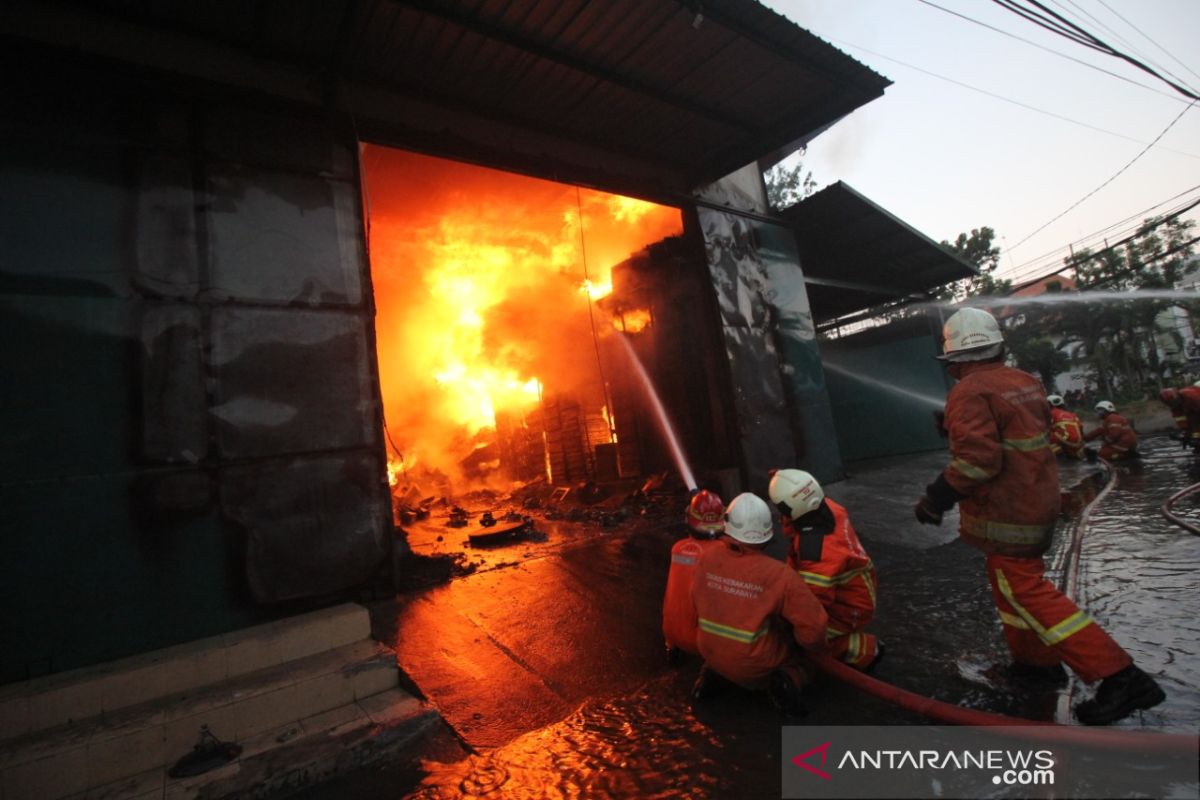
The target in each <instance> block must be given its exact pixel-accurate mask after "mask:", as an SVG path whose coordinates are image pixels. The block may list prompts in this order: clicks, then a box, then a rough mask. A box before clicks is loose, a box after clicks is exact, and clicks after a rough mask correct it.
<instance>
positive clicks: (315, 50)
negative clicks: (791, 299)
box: [0, 0, 890, 191]
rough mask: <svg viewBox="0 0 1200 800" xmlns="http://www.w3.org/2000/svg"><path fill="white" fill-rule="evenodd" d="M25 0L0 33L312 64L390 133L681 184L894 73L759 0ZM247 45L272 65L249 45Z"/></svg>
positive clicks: (443, 150)
mask: <svg viewBox="0 0 1200 800" xmlns="http://www.w3.org/2000/svg"><path fill="white" fill-rule="evenodd" d="M9 11H10V13H9V15H8V17H7V19H5V20H4V21H2V22H0V32H6V33H8V34H9V35H14V34H15V35H18V36H26V37H29V38H36V39H42V40H43V41H50V42H51V43H54V44H60V45H64V46H69V47H72V48H78V49H82V50H84V51H89V50H90V51H92V52H97V53H100V54H103V55H106V56H110V57H111V56H115V57H118V58H124V59H127V60H131V61H139V60H141V61H143V62H145V63H151V62H152V63H153V65H154V66H159V67H162V66H167V67H168V68H172V69H176V70H179V71H189V72H191V73H193V74H200V73H208V75H207V77H211V76H213V75H216V76H218V77H219V78H220V79H223V80H250V78H247V77H246V73H247V72H248V71H252V70H253V69H256V68H258V67H261V66H262V64H263V63H268V64H271V65H286V66H288V67H294V68H299V69H301V70H303V71H304V72H305V74H307V75H310V76H312V77H313V81H312V84H313V85H312V87H311V91H312V94H313V98H312V99H313V100H316V101H318V102H321V103H322V104H330V103H333V104H337V105H339V106H341V107H342V108H343V109H345V110H352V111H353V112H354V113H355V115H356V117H357V118H358V119H359V121H360V122H361V123H362V125H363V126H364V129H366V130H369V131H373V132H375V133H377V135H378V137H379V138H381V139H387V140H390V142H389V143H396V144H406V143H408V144H412V143H416V144H417V145H418V146H420V148H421V149H425V150H429V151H439V154H444V155H451V156H456V157H462V158H467V159H468V160H474V161H479V162H483V163H489V164H494V163H497V162H508V165H509V166H514V165H518V166H520V165H523V166H525V167H526V171H531V172H540V173H543V174H545V173H555V174H553V175H547V177H559V178H562V179H568V180H581V179H588V178H591V179H592V182H606V183H609V184H612V183H614V182H616V183H623V182H629V181H635V182H640V183H642V184H644V185H660V186H661V184H662V183H664V182H666V183H669V184H671V185H669V186H667V187H664V188H667V189H669V190H670V191H687V190H690V189H693V188H695V187H696V186H698V185H701V184H703V183H707V182H709V181H712V180H715V179H717V178H719V177H722V176H724V175H726V174H728V173H729V172H731V171H733V170H734V169H737V168H738V167H741V166H743V165H745V164H748V163H750V162H753V161H755V160H757V159H759V158H760V157H763V156H766V155H768V154H771V153H775V152H778V151H779V150H781V149H783V148H787V147H788V146H790V145H792V144H794V143H798V142H803V141H805V140H806V139H807V138H808V137H810V136H811V135H813V134H814V133H815V132H816V131H819V130H821V129H822V128H823V127H825V126H827V125H829V124H830V123H832V122H833V121H835V120H837V119H839V118H840V117H842V116H844V115H845V114H847V113H849V112H850V111H852V110H853V109H855V108H857V107H859V106H861V105H863V104H864V103H866V102H868V101H870V100H872V99H874V98H876V97H878V96H880V95H881V94H882V93H883V90H884V88H885V87H886V86H888V85H889V84H890V81H888V80H887V79H886V78H884V77H883V76H881V75H878V74H877V73H875V72H873V71H872V70H870V69H868V68H867V67H865V66H863V65H862V64H860V63H858V62H857V61H855V60H854V59H852V58H850V57H849V56H847V55H845V54H844V53H842V52H840V51H839V50H837V49H835V48H834V47H833V46H831V45H829V44H828V43H826V42H824V41H822V40H821V39H818V38H817V37H816V36H813V35H812V34H810V33H808V32H807V31H805V30H803V29H801V28H800V27H798V26H797V25H795V24H793V23H792V22H790V21H789V20H787V19H786V18H784V17H782V16H780V15H779V14H776V13H775V12H773V11H771V10H769V9H767V8H765V7H764V6H762V5H760V4H759V3H757V2H754V0H703V2H702V3H701V2H699V0H604V1H603V2H599V1H598V0H214V2H203V3H197V2H178V1H168V0H90V2H86V3H84V2H53V0H51V2H45V0H15V2H14V4H13V5H12V6H10V9H9ZM197 41H199V42H204V43H208V44H210V45H212V46H213V50H212V52H210V53H207V54H204V53H203V52H201V51H198V50H197V49H196V48H194V47H193V46H192V44H194V43H195V42H197ZM173 54H178V56H177V62H178V63H176V64H174V65H172V64H171V58H172V55H173ZM198 54H199V55H200V56H201V57H200V58H198V57H197V55H198ZM247 55H249V56H252V57H253V58H254V59H256V61H257V67H256V65H255V64H245V63H244V62H240V61H238V60H237V59H239V58H244V57H245V56H247ZM200 62H207V63H200ZM222 62H224V63H222ZM248 68H249V70H248ZM258 83H259V84H261V86H259V87H258V88H265V89H267V90H268V91H270V90H272V86H274V87H275V88H276V90H277V87H278V86H279V85H281V80H280V76H279V75H278V74H277V73H272V74H269V75H264V76H262V79H261V80H259V81H258ZM292 94H293V95H294V94H295V92H292ZM292 99H295V98H294V97H293V98H292ZM538 159H540V163H535V162H536V161H537V160H538ZM560 173H570V174H560Z"/></svg>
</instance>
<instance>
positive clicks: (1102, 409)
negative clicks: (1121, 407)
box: [1096, 400, 1117, 416]
mask: <svg viewBox="0 0 1200 800" xmlns="http://www.w3.org/2000/svg"><path fill="white" fill-rule="evenodd" d="M1096 411H1097V412H1098V413H1099V414H1100V415H1101V416H1104V415H1105V414H1114V413H1116V411H1117V407H1116V406H1114V405H1113V404H1112V403H1110V402H1109V401H1107V400H1101V401H1100V402H1099V403H1096Z"/></svg>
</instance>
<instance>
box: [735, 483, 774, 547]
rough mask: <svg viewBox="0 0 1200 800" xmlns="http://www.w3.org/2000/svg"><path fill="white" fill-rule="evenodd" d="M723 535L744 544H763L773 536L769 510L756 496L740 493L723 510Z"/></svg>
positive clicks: (764, 502) (763, 501)
mask: <svg viewBox="0 0 1200 800" xmlns="http://www.w3.org/2000/svg"><path fill="white" fill-rule="evenodd" d="M725 533H727V534H729V535H730V536H732V537H733V538H734V539H737V540H738V541H739V542H743V543H745V544H763V543H764V542H767V541H769V540H770V538H771V537H772V536H774V535H775V531H774V529H773V528H772V523H771V509H770V508H769V507H768V506H767V503H766V501H765V500H763V499H762V498H761V497H759V496H758V495H756V494H751V493H750V492H742V493H741V494H739V495H738V496H737V497H735V498H733V502H732V503H730V504H729V508H727V509H725Z"/></svg>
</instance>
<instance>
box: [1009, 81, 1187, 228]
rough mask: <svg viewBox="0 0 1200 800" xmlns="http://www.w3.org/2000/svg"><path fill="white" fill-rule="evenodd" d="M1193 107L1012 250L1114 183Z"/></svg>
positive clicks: (1182, 112)
mask: <svg viewBox="0 0 1200 800" xmlns="http://www.w3.org/2000/svg"><path fill="white" fill-rule="evenodd" d="M1197 100H1200V98H1197ZM1194 105H1196V101H1195V100H1193V101H1192V102H1191V103H1188V105H1187V107H1185V108H1184V109H1183V110H1182V111H1180V112H1179V114H1178V115H1176V117H1175V119H1173V120H1171V122H1170V123H1169V124H1168V125H1167V127H1165V128H1163V129H1162V132H1161V133H1159V134H1158V136H1156V137H1154V141H1153V142H1151V143H1150V144H1148V145H1146V146H1145V147H1144V148H1142V151H1141V152H1140V153H1138V154H1137V155H1136V156H1134V157H1133V158H1132V159H1131V160H1130V161H1129V163H1127V164H1126V165H1125V166H1123V167H1121V168H1120V169H1119V170H1117V171H1116V172H1115V173H1113V175H1112V177H1110V178H1109V179H1108V180H1106V181H1105V182H1104V183H1102V184H1100V185H1099V186H1097V187H1096V188H1095V189H1092V190H1091V191H1090V192H1088V193H1087V194H1085V195H1084V196H1083V197H1081V198H1079V199H1078V200H1076V201H1075V202H1074V203H1072V204H1071V205H1070V206H1069V207H1068V208H1066V209H1065V210H1064V211H1062V212H1061V213H1059V214H1058V215H1057V216H1055V217H1054V218H1053V219H1051V220H1050V221H1049V222H1046V223H1045V224H1043V225H1042V226H1041V227H1039V228H1038V229H1037V230H1035V231H1033V232H1032V233H1030V234H1028V235H1027V236H1026V237H1025V238H1024V239H1022V240H1021V241H1019V242H1017V243H1016V244H1015V245H1013V247H1014V248H1016V247H1020V246H1021V245H1022V244H1024V243H1025V242H1027V241H1029V240H1030V239H1031V238H1033V237H1034V236H1036V235H1037V234H1039V233H1041V232H1042V231H1044V230H1045V229H1046V228H1048V227H1050V226H1051V225H1053V224H1054V223H1055V222H1057V221H1058V220H1060V219H1062V218H1063V217H1065V216H1066V215H1067V214H1069V213H1071V212H1072V211H1074V210H1075V209H1076V208H1078V207H1079V206H1080V205H1082V204H1083V202H1084V201H1086V200H1087V199H1088V198H1090V197H1091V196H1092V195H1094V194H1096V192H1098V191H1100V190H1101V189H1103V188H1104V187H1106V186H1108V185H1109V184H1110V183H1112V182H1113V181H1115V180H1116V179H1117V178H1118V177H1120V176H1121V174H1122V173H1124V172H1125V170H1127V169H1129V168H1130V167H1132V166H1133V165H1134V164H1136V163H1137V161H1138V159H1140V158H1141V157H1142V156H1144V155H1146V153H1147V152H1149V151H1150V148H1151V147H1153V146H1154V145H1155V144H1157V143H1158V141H1159V140H1160V139H1162V137H1164V136H1166V135H1167V132H1168V131H1169V130H1171V128H1173V127H1175V123H1177V122H1179V120H1181V119H1182V118H1183V115H1184V114H1186V113H1187V112H1188V110H1189V109H1191V108H1192V106H1194Z"/></svg>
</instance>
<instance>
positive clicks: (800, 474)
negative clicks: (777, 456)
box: [767, 469, 825, 519]
mask: <svg viewBox="0 0 1200 800" xmlns="http://www.w3.org/2000/svg"><path fill="white" fill-rule="evenodd" d="M767 491H768V492H769V494H770V496H771V502H772V503H773V504H774V505H775V507H776V508H778V509H779V513H780V514H783V515H784V516H786V517H790V518H791V519H799V518H800V517H802V516H804V515H805V514H807V513H809V512H810V511H816V510H817V509H818V508H820V507H821V501H822V500H824V499H825V492H824V490H822V489H821V484H819V483H817V479H816V478H814V477H813V476H812V475H809V474H808V473H807V472H805V471H804V470H802V469H781V470H779V471H778V472H776V473H775V474H774V475H773V476H772V477H771V485H770V487H769V488H768V489H767Z"/></svg>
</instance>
